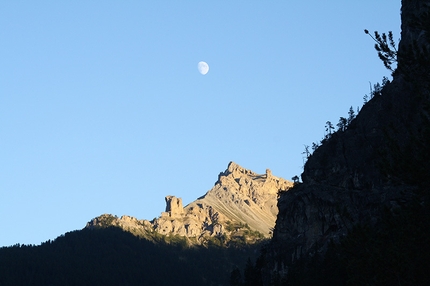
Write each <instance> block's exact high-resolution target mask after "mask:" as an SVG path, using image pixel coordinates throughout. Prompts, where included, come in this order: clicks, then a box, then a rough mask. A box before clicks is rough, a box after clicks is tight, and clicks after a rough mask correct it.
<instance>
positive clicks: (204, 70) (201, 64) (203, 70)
mask: <svg viewBox="0 0 430 286" xmlns="http://www.w3.org/2000/svg"><path fill="white" fill-rule="evenodd" d="M197 69H198V70H199V72H200V73H201V74H202V75H205V74H207V73H208V71H209V65H208V64H207V63H206V62H199V64H198V65H197Z"/></svg>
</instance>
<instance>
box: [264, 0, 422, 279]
mask: <svg viewBox="0 0 430 286" xmlns="http://www.w3.org/2000/svg"><path fill="white" fill-rule="evenodd" d="M429 15H430V1H417V0H408V1H402V34H401V36H402V39H401V41H400V43H399V52H398V55H399V57H398V66H399V69H398V70H397V71H396V72H395V73H394V77H393V81H392V82H391V83H388V84H387V85H386V86H385V87H384V89H383V90H382V92H381V94H379V95H376V96H375V97H374V98H372V99H371V100H370V101H369V102H368V103H367V104H365V105H364V106H363V107H362V109H361V111H360V113H359V114H358V115H357V117H356V118H355V119H354V120H353V121H352V122H351V124H350V125H349V126H348V127H347V128H346V130H345V131H338V132H336V133H334V134H333V135H332V136H331V137H330V138H329V139H328V140H326V142H324V143H323V144H322V146H320V147H319V148H318V149H317V150H316V151H315V152H314V153H313V154H312V155H311V156H310V157H309V158H308V161H307V163H306V164H305V167H304V172H303V174H302V175H301V177H302V181H303V183H301V184H299V185H297V186H295V187H293V188H292V189H291V190H289V191H288V192H286V193H283V194H282V195H281V196H280V199H279V203H278V209H279V214H278V217H277V221H276V227H275V230H274V235H273V239H272V243H271V246H270V247H269V248H268V251H267V255H266V259H267V261H271V262H270V263H269V265H268V267H267V268H266V275H267V276H266V278H267V277H269V278H267V279H269V280H270V273H274V272H273V271H274V270H275V272H277V273H286V272H287V271H288V266H287V265H288V264H290V263H293V262H294V261H296V260H297V259H298V258H301V257H312V256H313V255H315V254H316V253H324V252H325V250H326V249H327V245H328V244H329V242H330V241H334V242H339V240H340V239H341V238H342V237H344V236H345V235H346V234H347V233H348V231H349V230H350V229H351V228H352V227H353V226H355V225H357V224H371V225H376V224H377V223H378V221H380V219H381V217H382V213H383V212H384V211H390V212H395V211H396V209H398V208H402V207H403V206H404V205H407V204H408V203H409V202H411V201H413V200H415V201H416V200H418V201H419V200H422V197H420V196H422V195H423V194H422V193H417V189H420V190H422V189H423V186H424V189H429V188H428V186H429V185H430V178H429V176H428V170H429V169H430V86H429V83H430V60H429V59H430V56H426V55H425V53H424V52H423V51H424V50H425V49H427V50H429V51H430V34H429V32H430V17H429ZM381 64H382V63H381ZM351 92H354V91H351Z"/></svg>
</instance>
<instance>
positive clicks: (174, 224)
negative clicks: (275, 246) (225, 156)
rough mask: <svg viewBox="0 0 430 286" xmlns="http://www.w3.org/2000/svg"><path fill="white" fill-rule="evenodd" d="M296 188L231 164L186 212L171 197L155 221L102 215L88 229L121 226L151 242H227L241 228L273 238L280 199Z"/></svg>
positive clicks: (286, 182)
mask: <svg viewBox="0 0 430 286" xmlns="http://www.w3.org/2000/svg"><path fill="white" fill-rule="evenodd" d="M292 185H293V184H292V182H290V181H287V180H284V179H282V178H279V177H276V176H274V175H272V172H271V171H270V170H269V169H267V170H266V173H265V174H256V173H254V172H252V171H250V170H247V169H244V168H242V167H241V166H239V165H237V164H236V163H234V162H230V163H229V165H228V168H227V170H225V171H224V172H221V173H220V174H219V175H218V180H217V182H216V183H215V185H214V187H213V188H212V189H211V190H209V191H208V192H207V193H206V194H205V195H204V196H202V197H200V198H198V199H197V200H196V201H194V202H192V203H190V204H188V205H187V206H185V207H183V206H182V199H181V198H177V197H175V196H170V195H169V196H166V210H165V212H162V213H161V216H160V217H158V218H156V219H154V220H152V221H147V220H138V219H136V218H132V217H129V216H122V217H120V218H118V217H115V216H112V215H102V216H100V217H97V218H95V219H93V220H91V221H90V222H89V223H88V224H87V226H86V227H88V228H91V227H106V226H118V227H121V228H123V229H124V230H127V231H130V232H133V233H134V234H136V235H139V236H143V237H147V238H148V237H150V236H151V235H153V234H154V233H158V234H161V235H165V236H175V235H179V236H183V237H187V238H193V239H194V240H193V241H195V242H196V243H203V242H204V241H206V240H207V238H210V237H214V236H215V237H223V239H224V240H229V239H231V238H232V236H235V235H238V230H239V229H241V228H242V229H243V228H246V229H248V231H254V232H256V233H259V235H260V236H261V238H262V237H270V236H271V232H272V229H273V227H274V225H275V220H276V215H277V213H278V208H277V198H278V194H279V193H280V192H283V191H286V190H288V189H289V188H290V187H292Z"/></svg>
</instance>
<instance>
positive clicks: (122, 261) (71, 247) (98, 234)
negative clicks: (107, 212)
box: [0, 227, 260, 286]
mask: <svg viewBox="0 0 430 286" xmlns="http://www.w3.org/2000/svg"><path fill="white" fill-rule="evenodd" d="M259 247H260V245H259V244H255V245H244V246H242V247H240V248H239V247H230V248H227V247H213V246H212V245H209V246H208V247H202V246H193V247H188V246H185V245H184V244H183V239H182V238H181V237H178V236H171V237H166V241H165V242H157V243H154V242H152V241H148V240H146V239H141V238H138V237H136V236H134V235H132V234H131V233H128V232H125V231H122V230H121V229H120V228H118V227H109V228H98V229H83V230H80V231H74V232H69V233H66V234H65V235H64V236H60V237H58V238H57V239H55V240H54V241H47V242H45V243H42V245H40V246H31V245H15V246H11V247H3V248H0V285H65V286H67V285H176V284H178V281H182V282H181V285H227V284H228V282H229V277H230V272H231V271H232V270H233V269H234V268H243V267H244V266H245V262H246V259H247V257H253V258H254V259H255V256H256V254H255V253H256V252H257V249H258V248H259Z"/></svg>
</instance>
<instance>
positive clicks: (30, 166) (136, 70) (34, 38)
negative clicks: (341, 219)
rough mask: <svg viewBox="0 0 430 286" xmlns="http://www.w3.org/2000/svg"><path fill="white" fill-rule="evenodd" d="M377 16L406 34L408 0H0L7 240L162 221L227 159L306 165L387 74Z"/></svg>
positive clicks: (292, 170) (2, 211)
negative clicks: (379, 51)
mask: <svg viewBox="0 0 430 286" xmlns="http://www.w3.org/2000/svg"><path fill="white" fill-rule="evenodd" d="M365 28H367V29H369V30H370V31H374V30H378V31H380V32H388V31H390V30H392V31H393V33H394V35H395V39H398V38H399V37H400V1H392V0H380V1H370V0H364V1H344V0H342V1H341V0H337V1H334V0H333V1H330V0H328V1H1V3H0V195H1V197H0V225H1V226H2V234H1V235H0V246H5V245H12V244H15V243H25V244H40V243H41V242H42V241H46V240H48V239H54V238H56V237H57V236H59V235H61V234H63V233H65V232H67V231H72V230H76V229H81V228H83V227H84V226H85V224H86V222H87V221H89V220H90V219H92V218H94V217H96V216H98V215H101V214H103V213H111V214H114V215H118V216H121V215H123V214H127V215H131V216H134V217H137V218H139V219H149V220H150V219H153V218H154V217H157V216H159V215H160V213H161V212H162V211H164V208H165V203H164V197H165V196H166V195H175V196H178V197H182V199H183V202H184V204H187V203H190V202H191V201H193V200H195V199H196V198H197V197H199V196H201V195H203V194H205V193H206V192H207V191H208V190H209V189H210V188H212V186H213V184H214V183H215V181H216V180H217V176H218V174H219V172H221V171H224V170H225V169H226V168H227V164H228V163H229V162H230V161H235V162H236V163H238V164H239V165H242V166H243V167H245V168H248V169H251V170H253V171H255V172H257V173H264V172H265V169H266V168H270V169H271V170H272V172H273V174H274V175H276V176H280V177H283V178H286V179H291V177H292V176H294V175H300V173H301V172H302V166H303V159H302V154H301V153H302V152H303V151H304V144H307V145H311V144H312V142H314V141H315V142H317V141H319V140H320V139H322V137H323V136H324V125H325V122H326V121H327V120H330V121H332V122H333V123H337V121H338V119H339V117H340V116H346V115H347V112H348V109H349V107H350V106H353V107H354V109H356V108H357V106H360V107H361V106H362V103H363V96H364V95H365V94H366V93H369V82H372V83H376V82H378V81H381V79H382V77H383V76H389V74H390V73H389V72H388V71H387V70H386V69H385V68H384V67H383V64H382V62H381V61H380V60H379V59H378V57H377V55H376V52H375V50H374V48H373V45H374V43H373V42H372V40H371V39H370V38H369V37H368V36H367V35H365V34H364V32H363V29H365ZM199 61H206V62H207V63H208V64H209V66H210V70H209V73H208V74H206V75H201V74H200V73H199V72H198V70H197V63H198V62H199Z"/></svg>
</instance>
